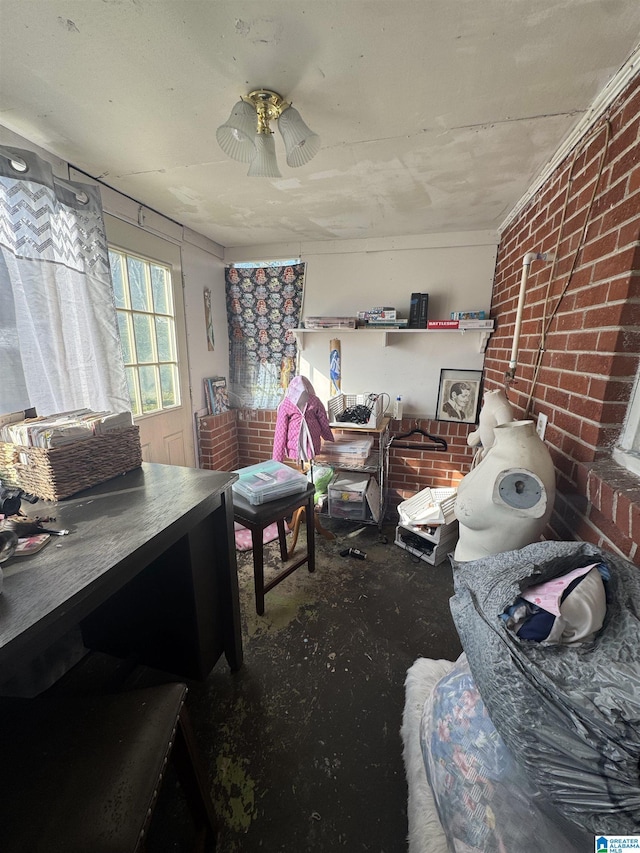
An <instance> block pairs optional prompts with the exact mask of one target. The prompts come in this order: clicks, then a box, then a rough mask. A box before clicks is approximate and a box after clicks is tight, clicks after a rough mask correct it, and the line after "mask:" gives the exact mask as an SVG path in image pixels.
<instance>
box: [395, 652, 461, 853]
mask: <svg viewBox="0 0 640 853" xmlns="http://www.w3.org/2000/svg"><path fill="white" fill-rule="evenodd" d="M452 666H453V662H452V661H448V660H431V659H430V658H418V659H417V660H416V661H415V662H414V663H413V665H412V666H411V667H410V668H409V669H408V670H407V678H406V680H405V683H404V684H405V705H404V712H403V715H402V728H401V729H400V735H401V737H402V743H403V751H402V757H403V759H404V766H405V774H406V777H407V786H408V789H409V800H408V805H407V817H408V824H409V834H408V842H409V850H408V853H448V850H449V848H448V846H447V841H446V838H445V835H444V833H443V831H442V826H441V825H440V820H439V819H438V813H437V811H436V807H435V804H434V802H433V797H432V795H431V788H430V786H429V782H428V781H427V774H426V771H425V769H424V761H423V759H422V750H421V748H420V718H421V717H422V709H423V707H424V703H425V700H426V698H427V696H428V695H429V693H430V692H431V690H432V689H433V687H434V686H435V685H436V684H437V682H438V681H439V680H440V679H441V678H442V676H444V675H446V674H447V672H449V670H450V669H451V667H452Z"/></svg>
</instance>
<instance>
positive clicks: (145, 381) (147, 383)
mask: <svg viewBox="0 0 640 853" xmlns="http://www.w3.org/2000/svg"><path fill="white" fill-rule="evenodd" d="M157 370H158V369H157V368H156V367H139V368H138V375H139V377H140V393H141V394H142V411H143V412H156V411H157V410H158V409H160V408H161V406H160V400H159V399H158V386H157V382H156V378H157Z"/></svg>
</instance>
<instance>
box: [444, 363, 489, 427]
mask: <svg viewBox="0 0 640 853" xmlns="http://www.w3.org/2000/svg"><path fill="white" fill-rule="evenodd" d="M481 402H482V371H481V370H457V369H456V368H444V369H442V370H441V371H440V384H439V386H438V404H437V406H436V420H438V421H449V422H453V423H459V424H477V423H478V417H479V415H480V404H481Z"/></svg>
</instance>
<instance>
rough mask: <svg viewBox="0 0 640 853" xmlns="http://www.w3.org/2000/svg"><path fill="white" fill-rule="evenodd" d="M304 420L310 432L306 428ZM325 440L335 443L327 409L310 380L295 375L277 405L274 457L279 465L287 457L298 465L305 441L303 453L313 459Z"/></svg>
mask: <svg viewBox="0 0 640 853" xmlns="http://www.w3.org/2000/svg"><path fill="white" fill-rule="evenodd" d="M303 420H304V421H305V422H306V426H307V428H308V429H304V427H303ZM323 438H324V439H326V440H327V441H333V440H334V438H333V433H332V432H331V427H330V426H329V419H328V418H327V413H326V412H325V410H324V406H323V405H322V402H321V401H320V399H319V397H317V396H316V394H315V391H314V390H313V385H312V384H311V383H310V382H309V380H308V379H306V378H305V377H304V376H294V378H293V379H292V380H291V382H290V383H289V387H288V388H287V394H286V396H285V398H284V400H283V401H282V402H281V403H280V405H279V406H278V414H277V416H276V431H275V436H274V439H273V458H274V459H276V460H277V461H278V462H283V461H284V459H285V457H286V458H288V459H295V460H296V462H299V461H300V459H301V458H302V454H301V452H300V447H301V442H302V443H304V454H305V455H306V457H307V459H312V458H313V457H314V456H315V455H316V454H317V453H319V452H320V449H321V447H322V439H323Z"/></svg>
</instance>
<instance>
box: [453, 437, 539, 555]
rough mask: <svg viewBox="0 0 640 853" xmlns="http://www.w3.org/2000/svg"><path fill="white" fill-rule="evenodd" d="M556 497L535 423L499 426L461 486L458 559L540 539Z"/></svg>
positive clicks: (510, 549)
mask: <svg viewBox="0 0 640 853" xmlns="http://www.w3.org/2000/svg"><path fill="white" fill-rule="evenodd" d="M555 495H556V478H555V469H554V467H553V462H552V460H551V455H550V454H549V451H548V450H547V447H546V445H545V444H544V442H543V441H541V439H540V437H539V436H538V434H537V432H536V430H535V425H534V423H533V421H511V422H510V423H504V424H498V425H497V426H495V427H494V443H493V446H492V447H491V448H490V449H489V451H488V452H487V453H486V455H485V456H484V458H483V459H482V460H481V461H480V462H479V464H478V465H476V467H474V468H473V469H472V470H471V471H470V473H469V474H467V476H466V477H464V478H463V480H462V481H461V483H460V485H459V486H458V495H457V498H456V503H455V514H456V518H457V519H458V522H459V537H460V538H459V540H458V544H457V546H456V550H455V554H454V558H455V559H456V560H459V561H460V562H467V561H469V560H478V559H480V558H482V557H487V556H489V555H491V554H500V553H502V552H503V551H514V550H517V549H518V548H523V547H524V546H525V545H530V544H531V543H532V542H536V541H537V540H538V539H539V537H540V534H541V533H542V531H543V530H544V528H545V527H546V525H547V522H548V521H549V518H550V516H551V512H552V510H553V503H554V500H555Z"/></svg>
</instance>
